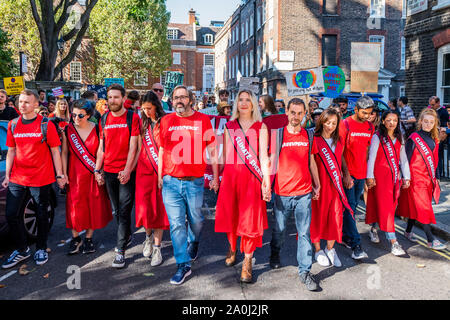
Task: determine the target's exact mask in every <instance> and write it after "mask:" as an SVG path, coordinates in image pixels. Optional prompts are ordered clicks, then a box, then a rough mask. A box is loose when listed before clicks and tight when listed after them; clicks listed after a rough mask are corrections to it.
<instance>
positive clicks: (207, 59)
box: [203, 54, 214, 67]
mask: <svg viewBox="0 0 450 320" xmlns="http://www.w3.org/2000/svg"><path fill="white" fill-rule="evenodd" d="M203 65H205V66H212V67H214V55H213V54H205V55H204V56H203Z"/></svg>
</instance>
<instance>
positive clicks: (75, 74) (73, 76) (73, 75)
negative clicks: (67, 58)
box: [70, 62, 81, 82]
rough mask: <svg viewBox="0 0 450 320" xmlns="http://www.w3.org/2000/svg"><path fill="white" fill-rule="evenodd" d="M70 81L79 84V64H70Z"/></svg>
mask: <svg viewBox="0 0 450 320" xmlns="http://www.w3.org/2000/svg"><path fill="white" fill-rule="evenodd" d="M70 80H71V81H75V82H81V62H71V63H70Z"/></svg>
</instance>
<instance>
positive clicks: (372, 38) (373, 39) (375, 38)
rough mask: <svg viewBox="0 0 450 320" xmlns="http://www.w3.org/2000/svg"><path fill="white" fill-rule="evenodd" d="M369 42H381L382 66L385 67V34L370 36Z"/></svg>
mask: <svg viewBox="0 0 450 320" xmlns="http://www.w3.org/2000/svg"><path fill="white" fill-rule="evenodd" d="M369 42H378V43H381V49H380V50H381V53H380V68H384V36H369Z"/></svg>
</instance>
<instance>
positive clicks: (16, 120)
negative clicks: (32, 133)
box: [11, 117, 48, 143]
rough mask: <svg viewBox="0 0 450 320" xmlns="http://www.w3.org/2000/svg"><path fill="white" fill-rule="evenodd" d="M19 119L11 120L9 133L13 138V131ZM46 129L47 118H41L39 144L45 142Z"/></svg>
mask: <svg viewBox="0 0 450 320" xmlns="http://www.w3.org/2000/svg"><path fill="white" fill-rule="evenodd" d="M19 118H20V117H17V118H15V119H13V120H11V133H12V134H13V136H14V130H15V129H16V126H17V122H18V121H19ZM47 128H48V118H47V117H43V118H42V120H41V133H42V140H41V143H44V142H46V141H47Z"/></svg>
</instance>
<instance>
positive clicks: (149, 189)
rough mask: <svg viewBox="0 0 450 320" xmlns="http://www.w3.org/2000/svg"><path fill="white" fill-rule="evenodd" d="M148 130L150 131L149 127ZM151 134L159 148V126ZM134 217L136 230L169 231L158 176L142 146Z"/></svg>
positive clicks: (137, 174)
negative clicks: (142, 228) (141, 228)
mask: <svg viewBox="0 0 450 320" xmlns="http://www.w3.org/2000/svg"><path fill="white" fill-rule="evenodd" d="M149 130H150V131H151V130H152V129H151V127H149ZM149 133H150V134H151V132H149ZM153 134H154V140H155V143H156V145H157V147H158V148H159V146H160V137H159V124H157V125H156V126H155V128H154V130H153ZM144 143H145V140H144V141H142V144H144ZM135 216H136V227H137V228H140V227H142V226H143V227H144V228H147V229H164V230H168V229H169V220H168V218H167V213H166V208H165V207H164V203H163V199H162V193H161V189H159V188H158V174H157V173H156V172H155V170H154V169H153V166H152V164H151V162H150V160H149V158H148V156H147V152H146V150H145V146H144V145H142V148H141V152H140V154H139V159H138V163H137V169H136V202H135Z"/></svg>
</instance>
